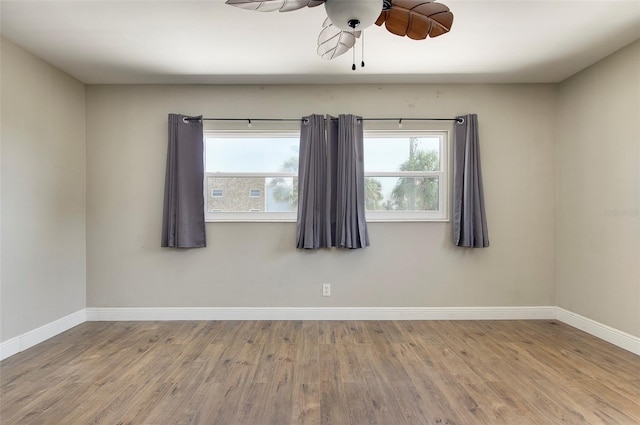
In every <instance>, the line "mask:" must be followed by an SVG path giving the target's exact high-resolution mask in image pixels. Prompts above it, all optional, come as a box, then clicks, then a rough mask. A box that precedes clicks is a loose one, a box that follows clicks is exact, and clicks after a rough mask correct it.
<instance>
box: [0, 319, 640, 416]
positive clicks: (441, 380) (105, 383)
mask: <svg viewBox="0 0 640 425" xmlns="http://www.w3.org/2000/svg"><path fill="white" fill-rule="evenodd" d="M0 385H1V387H0V423H1V424H2V425H11V424H20V425H28V424H55V425H75V424H83V425H84V424H109V425H113V424H136V425H137V424H142V425H145V424H161V425H169V424H170V425H173V424H220V425H266V424H276V425H287V424H296V425H297V424H323V425H325V424H326V425H349V424H354V425H368V424H381V425H403V424H412V425H413V424H420V425H422V424H458V425H475V424H489V425H494V424H507V425H545V424H549V425H558V424H589V425H596V424H623V425H637V424H640V357H638V356H636V355H634V354H632V353H629V352H627V351H624V350H622V349H619V348H617V347H614V346H612V345H610V344H608V343H606V342H603V341H600V340H598V339H596V338H594V337H591V336H589V335H587V334H585V333H583V332H580V331H578V330H576V329H573V328H571V327H569V326H566V325H564V324H561V323H558V322H555V321H320V322H319V321H246V322H240V321H220V322H206V321H190V322H87V323H84V324H82V325H80V326H78V327H76V328H74V329H71V330H69V331H67V332H65V333H63V334H61V335H58V336H56V337H54V338H52V339H50V340H48V341H45V342H43V343H42V344H39V345H37V346H35V347H33V348H30V349H29V350H26V351H24V352H22V353H20V354H17V355H15V356H13V357H11V358H9V359H6V360H4V361H3V362H1V363H0Z"/></svg>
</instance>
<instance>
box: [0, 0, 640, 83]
mask: <svg viewBox="0 0 640 425" xmlns="http://www.w3.org/2000/svg"><path fill="white" fill-rule="evenodd" d="M442 3H444V4H446V5H447V6H449V8H450V9H451V10H452V12H453V13H454V15H455V19H454V23H453V27H452V29H451V32H450V33H449V34H445V35H443V36H441V37H439V38H435V39H428V40H423V41H414V40H410V39H408V38H403V37H398V36H395V35H393V34H391V33H389V32H387V31H386V30H385V29H384V28H380V27H377V26H373V27H371V28H370V29H368V30H367V31H366V32H365V34H366V50H365V61H366V68H364V69H358V70H357V71H355V72H354V71H351V63H352V59H351V54H350V53H348V54H346V55H343V56H341V57H339V58H336V59H334V60H332V61H327V60H323V59H321V58H320V57H318V56H317V55H316V43H317V37H318V34H319V32H320V29H321V26H322V22H323V20H324V18H325V16H326V15H325V11H324V7H323V6H320V7H316V8H305V9H301V10H297V11H293V12H288V13H278V12H271V13H266V12H265V13H263V12H253V11H247V10H242V9H238V8H234V7H231V6H228V5H225V4H224V0H206V1H151V0H128V1H119V0H75V1H68V0H44V1H35V0H2V1H1V3H0V4H1V9H0V12H1V33H2V36H4V37H5V38H7V39H9V40H11V41H13V42H15V43H17V44H18V45H20V46H22V47H24V48H25V49H26V50H28V51H30V52H32V53H34V54H35V55H37V56H39V57H41V58H42V59H44V60H45V61H47V62H49V63H51V64H53V65H55V66H56V67H58V68H60V69H62V70H64V71H65V72H67V73H69V74H71V75H73V76H74V77H76V78H78V79H79V80H81V81H83V82H85V83H88V84H109V83H261V84H268V83H404V82H407V83H412V82H427V83H428V82H438V83H447V82H455V83H460V82H469V83H471V82H503V83H523V82H524V83H538V82H558V81H562V80H563V79H565V78H567V77H569V76H570V75H572V74H574V73H576V72H578V71H580V70H581V69H583V68H585V67H587V66H589V65H591V64H593V63H595V62H597V61H598V60H600V59H602V58H603V57H605V56H607V55H609V54H611V53H613V52H614V51H616V50H618V49H619V48H621V47H623V46H625V45H627V44H629V43H631V42H632V41H634V40H637V39H638V38H640V0H592V1H579V0H555V1H546V0H535V1H525V0H501V1H495V0H493V1H483V0H475V1H469V0H466V1H463V0H442ZM357 52H358V59H357V61H358V63H359V61H360V59H359V55H360V49H359V47H358V50H357Z"/></svg>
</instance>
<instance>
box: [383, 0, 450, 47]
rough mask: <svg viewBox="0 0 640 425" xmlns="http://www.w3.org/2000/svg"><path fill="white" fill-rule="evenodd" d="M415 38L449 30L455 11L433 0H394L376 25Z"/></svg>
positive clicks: (421, 38)
mask: <svg viewBox="0 0 640 425" xmlns="http://www.w3.org/2000/svg"><path fill="white" fill-rule="evenodd" d="M383 23H384V24H385V27H386V28H387V30H388V31H389V32H391V33H393V34H396V35H399V36H401V37H404V36H407V37H409V38H412V39H414V40H424V39H425V38H427V37H431V38H433V37H438V36H440V35H442V34H445V33H447V32H449V30H450V29H451V25H453V13H451V11H450V10H449V8H448V7H447V6H445V5H444V4H441V3H435V2H434V1H433V0H393V3H392V4H391V8H390V9H389V10H383V11H382V13H381V14H380V17H378V20H377V21H376V25H378V26H380V25H382V24H383Z"/></svg>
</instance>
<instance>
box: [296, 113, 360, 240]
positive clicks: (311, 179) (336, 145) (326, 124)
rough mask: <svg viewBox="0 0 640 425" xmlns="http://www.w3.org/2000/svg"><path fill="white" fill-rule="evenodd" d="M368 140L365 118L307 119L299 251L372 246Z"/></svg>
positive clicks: (302, 135) (302, 154)
mask: <svg viewBox="0 0 640 425" xmlns="http://www.w3.org/2000/svg"><path fill="white" fill-rule="evenodd" d="M363 141H364V137H363V129H362V118H361V117H357V116H353V115H340V116H339V117H338V118H334V117H330V116H328V117H327V118H324V117H323V116H322V115H311V116H309V117H305V118H303V120H302V124H301V129H300V161H299V164H300V166H299V168H298V225H297V229H296V230H297V231H296V239H297V243H296V246H297V247H298V248H301V249H318V248H324V247H333V246H335V247H339V248H350V249H356V248H364V247H366V246H369V233H368V230H367V222H366V219H365V208H364V205H365V203H364V199H365V193H364V190H365V186H364V153H363Z"/></svg>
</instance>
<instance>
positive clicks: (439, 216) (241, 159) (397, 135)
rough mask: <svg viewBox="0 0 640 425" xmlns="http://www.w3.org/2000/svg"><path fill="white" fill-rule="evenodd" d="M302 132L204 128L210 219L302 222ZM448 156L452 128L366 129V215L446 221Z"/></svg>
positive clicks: (371, 218)
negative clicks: (299, 217)
mask: <svg viewBox="0 0 640 425" xmlns="http://www.w3.org/2000/svg"><path fill="white" fill-rule="evenodd" d="M299 137H300V136H299V130H289V131H277V132H271V131H256V130H248V129H247V130H238V131H236V132H217V131H216V132H210V131H207V132H205V134H204V144H205V182H204V184H205V193H207V195H208V196H207V199H206V203H205V208H206V219H207V221H295V220H296V210H297V205H298V179H297V176H298V151H299ZM447 154H448V133H447V132H445V131H416V130H404V131H401V130H394V131H365V140H364V163H365V204H366V205H365V206H366V210H367V211H366V216H367V220H368V221H420V220H425V221H428V220H434V221H437V220H446V219H447V203H448V195H447V194H448V186H447V177H448V172H449V170H448V162H447V160H448V155H447ZM247 194H249V196H247ZM223 195H224V196H223Z"/></svg>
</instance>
